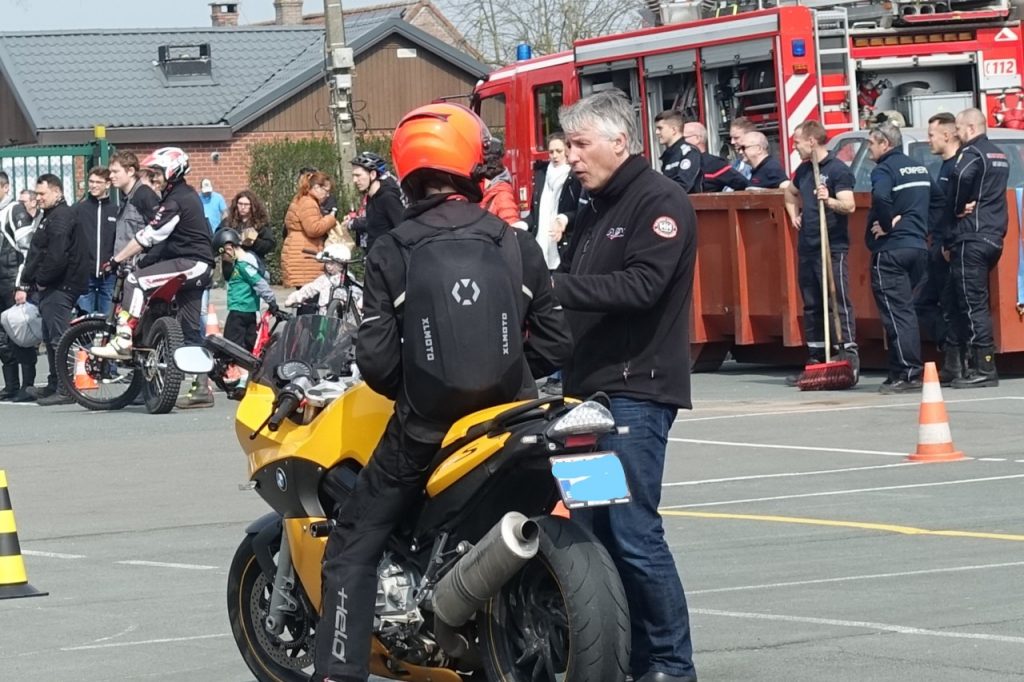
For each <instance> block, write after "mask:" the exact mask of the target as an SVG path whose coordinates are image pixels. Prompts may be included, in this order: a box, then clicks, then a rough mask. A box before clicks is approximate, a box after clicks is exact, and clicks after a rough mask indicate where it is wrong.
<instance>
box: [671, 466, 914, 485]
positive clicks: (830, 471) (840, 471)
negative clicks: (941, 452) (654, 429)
mask: <svg viewBox="0 0 1024 682" xmlns="http://www.w3.org/2000/svg"><path fill="white" fill-rule="evenodd" d="M921 464H924V462H900V463H899V464H873V465H871V466H867V467H847V468H845V469H819V470H817V471H787V472H785V473H780V474H754V475H751V476H730V477H729V478H702V479H699V480H696V481H678V482H675V483H663V484H662V485H661V487H662V488H676V487H680V486H684V485H704V484H705V483H732V482H733V481H756V480H758V479H761V478H791V477H794V476H819V475H821V474H843V473H846V472H848V471H867V470H869V469H892V468H893V467H912V466H920V465H921Z"/></svg>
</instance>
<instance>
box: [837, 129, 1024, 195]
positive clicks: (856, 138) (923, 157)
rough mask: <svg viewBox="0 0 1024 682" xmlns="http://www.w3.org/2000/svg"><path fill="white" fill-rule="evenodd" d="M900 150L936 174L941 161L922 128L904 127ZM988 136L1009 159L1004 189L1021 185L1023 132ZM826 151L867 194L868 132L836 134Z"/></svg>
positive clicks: (1023, 181) (1004, 131)
mask: <svg viewBox="0 0 1024 682" xmlns="http://www.w3.org/2000/svg"><path fill="white" fill-rule="evenodd" d="M900 132H902V133H903V151H904V152H905V153H906V154H907V156H909V157H911V158H913V159H916V160H918V161H920V162H922V163H923V164H924V165H925V166H927V167H928V171H929V172H930V173H931V174H932V177H935V175H936V174H937V173H938V172H939V166H941V165H942V159H940V158H939V157H938V156H936V155H934V154H932V153H931V150H930V149H929V148H928V130H927V129H925V128H904V129H903V130H901V131H900ZM988 137H989V139H990V140H992V142H994V143H995V144H996V145H997V146H998V147H999V148H1000V149H1002V150H1003V151H1005V152H1006V156H1007V157H1008V158H1009V159H1010V177H1009V180H1008V181H1007V183H1006V186H1007V187H1008V188H1013V187H1021V186H1024V130H1010V129H1006V128H989V129H988ZM828 150H829V151H830V152H833V153H834V154H835V155H836V157H837V158H839V159H840V160H842V161H845V162H846V164H847V165H848V166H850V170H851V171H853V177H854V186H853V189H854V190H855V191H857V192H870V191H871V170H872V169H873V168H874V167H875V162H874V161H872V160H871V157H869V156H868V131H867V130H857V131H855V132H852V133H843V134H841V135H836V136H835V137H833V138H832V139H831V140H829V143H828Z"/></svg>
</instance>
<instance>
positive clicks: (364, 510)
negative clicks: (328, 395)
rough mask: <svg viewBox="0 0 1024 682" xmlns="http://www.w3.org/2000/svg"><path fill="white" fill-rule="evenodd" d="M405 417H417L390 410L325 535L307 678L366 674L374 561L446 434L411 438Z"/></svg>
mask: <svg viewBox="0 0 1024 682" xmlns="http://www.w3.org/2000/svg"><path fill="white" fill-rule="evenodd" d="M410 419H415V418H414V417H406V418H399V417H398V416H397V415H392V417H391V420H390V421H389V422H388V425H387V428H386V429H385V431H384V436H383V437H382V438H381V440H380V443H378V444H377V448H376V449H375V450H374V451H373V457H372V458H371V459H370V462H369V464H367V465H366V468H365V469H363V470H362V471H361V472H360V473H359V478H358V480H357V481H356V487H355V490H354V491H353V492H352V495H351V496H350V497H349V498H348V500H346V501H345V503H344V504H343V505H342V508H341V511H340V512H339V513H338V519H337V525H336V526H335V528H334V530H333V531H332V532H331V535H330V537H329V538H328V539H327V549H326V551H325V553H324V564H323V611H322V612H321V616H320V623H319V625H318V626H317V628H316V652H315V658H314V662H315V670H316V672H315V673H314V675H313V677H312V678H311V679H313V680H317V682H321V681H322V680H323V679H324V678H325V677H329V678H330V679H331V680H334V681H335V682H342V681H344V682H365V681H366V679H367V677H368V675H369V661H370V636H371V633H372V631H373V618H374V611H375V602H376V598H377V565H378V564H379V563H380V559H381V557H382V556H383V554H384V550H385V549H386V547H387V542H388V538H389V537H390V536H391V533H392V532H393V531H394V529H395V526H396V525H397V524H398V522H399V520H401V518H402V516H403V514H405V513H406V512H407V511H408V509H409V507H410V506H411V505H412V504H413V503H414V502H415V501H416V500H417V499H418V496H419V494H420V491H421V490H422V489H423V487H424V485H426V482H427V478H428V477H429V474H430V464H431V461H432V460H433V458H434V456H435V455H436V454H437V451H438V449H439V448H440V445H441V440H442V438H443V434H444V431H441V430H439V431H438V435H437V438H436V440H431V441H430V442H424V441H422V440H416V439H413V438H412V437H410V435H409V431H410V428H409V427H410V426H414V427H415V425H410V424H409V423H408V421H409V420H410ZM411 430H412V431H413V432H414V433H417V434H421V433H422V431H421V430H420V429H417V428H412V429H411Z"/></svg>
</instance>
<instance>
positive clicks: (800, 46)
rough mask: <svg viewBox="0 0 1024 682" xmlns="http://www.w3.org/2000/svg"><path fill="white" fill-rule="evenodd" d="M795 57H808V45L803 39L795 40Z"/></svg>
mask: <svg viewBox="0 0 1024 682" xmlns="http://www.w3.org/2000/svg"><path fill="white" fill-rule="evenodd" d="M792 44H793V56H794V57H806V56H807V44H806V43H805V42H804V39H803V38H794V39H793V43H792Z"/></svg>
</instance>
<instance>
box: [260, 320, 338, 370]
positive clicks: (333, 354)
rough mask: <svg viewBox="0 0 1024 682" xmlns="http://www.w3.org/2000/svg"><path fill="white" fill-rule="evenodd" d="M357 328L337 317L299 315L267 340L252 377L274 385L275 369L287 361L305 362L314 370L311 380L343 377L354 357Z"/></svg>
mask: <svg viewBox="0 0 1024 682" xmlns="http://www.w3.org/2000/svg"><path fill="white" fill-rule="evenodd" d="M356 330H357V327H356V326H355V325H353V324H352V323H351V322H348V321H346V320H343V319H341V318H340V317H326V316H323V315H299V316H297V317H295V318H294V319H291V320H289V321H288V322H286V323H285V324H284V325H282V327H281V328H280V329H279V330H278V332H277V334H275V335H274V336H273V337H272V338H271V339H270V341H269V343H268V344H267V351H266V355H264V356H263V362H262V363H261V364H260V367H259V369H258V370H257V371H256V374H255V375H254V379H255V380H256V381H258V382H259V383H261V384H263V385H265V386H270V387H274V386H276V385H277V381H276V379H275V375H274V372H275V370H276V369H277V367H279V366H281V365H283V364H284V363H286V362H302V363H305V364H306V365H308V366H309V367H311V368H312V369H313V371H314V374H315V375H316V376H314V377H313V378H314V379H316V378H319V379H325V378H330V377H339V376H344V375H346V374H347V373H348V371H349V366H350V363H351V362H352V358H353V357H354V353H355V351H354V347H355V334H356Z"/></svg>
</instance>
